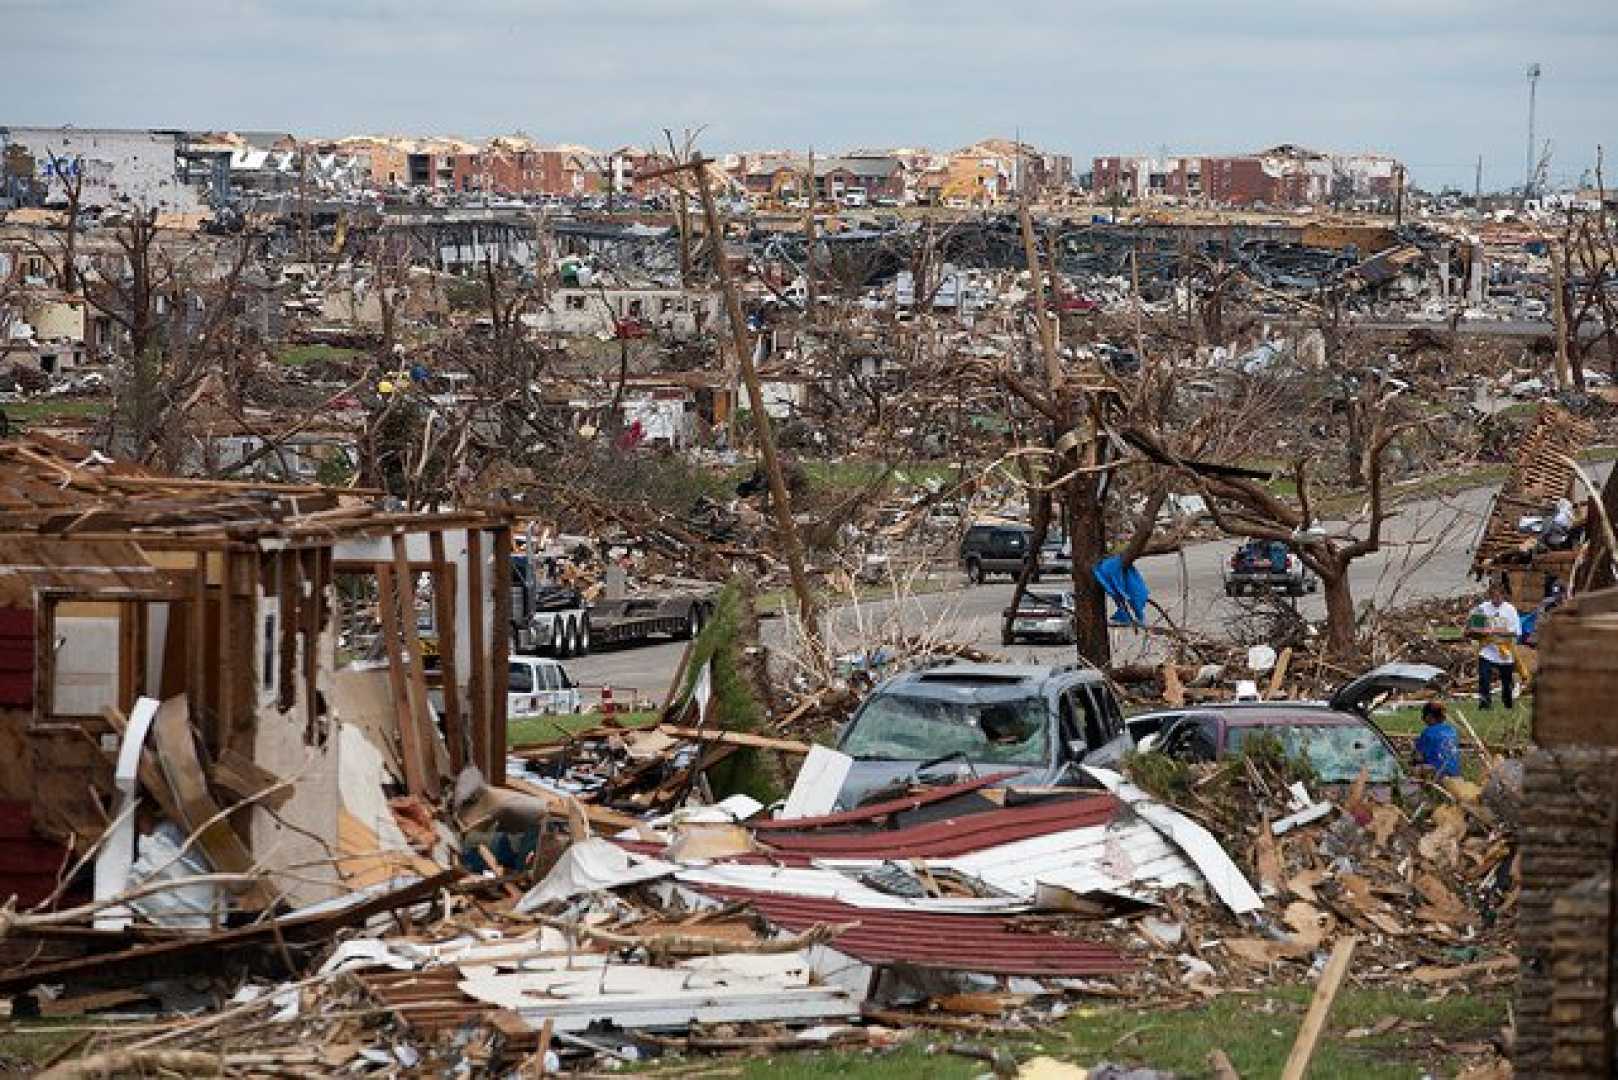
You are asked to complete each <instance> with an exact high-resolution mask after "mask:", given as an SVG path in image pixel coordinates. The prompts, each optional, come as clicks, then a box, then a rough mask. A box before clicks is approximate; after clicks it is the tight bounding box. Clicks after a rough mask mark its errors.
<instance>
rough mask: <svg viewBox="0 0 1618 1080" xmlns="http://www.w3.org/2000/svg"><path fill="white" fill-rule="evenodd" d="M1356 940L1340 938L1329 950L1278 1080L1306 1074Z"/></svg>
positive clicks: (1344, 974) (1300, 1078)
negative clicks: (1328, 956) (1313, 993)
mask: <svg viewBox="0 0 1618 1080" xmlns="http://www.w3.org/2000/svg"><path fill="white" fill-rule="evenodd" d="M1358 940H1359V939H1358V938H1354V937H1346V938H1343V939H1342V940H1341V941H1339V942H1338V943H1337V946H1336V947H1335V948H1334V949H1332V951H1331V959H1330V960H1327V961H1326V970H1324V971H1322V972H1321V973H1320V982H1318V983H1316V984H1315V996H1314V999H1313V1000H1312V1001H1310V1002H1309V1011H1308V1012H1307V1013H1306V1014H1305V1015H1304V1018H1303V1026H1301V1027H1300V1028H1298V1038H1297V1040H1296V1041H1295V1042H1293V1044H1292V1053H1290V1054H1288V1055H1287V1063H1286V1067H1285V1068H1284V1069H1282V1070H1281V1080H1303V1076H1304V1073H1306V1072H1308V1071H1309V1059H1310V1058H1312V1057H1314V1056H1315V1044H1316V1043H1318V1042H1319V1041H1320V1033H1321V1032H1322V1031H1324V1030H1326V1018H1327V1017H1328V1016H1329V1015H1331V1003H1332V1000H1333V999H1334V998H1336V997H1337V991H1338V988H1339V987H1341V986H1342V985H1343V979H1344V977H1345V976H1347V975H1348V965H1349V961H1351V960H1352V959H1353V958H1354V946H1355V944H1356V943H1357V942H1358Z"/></svg>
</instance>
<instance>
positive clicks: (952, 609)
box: [567, 466, 1607, 702]
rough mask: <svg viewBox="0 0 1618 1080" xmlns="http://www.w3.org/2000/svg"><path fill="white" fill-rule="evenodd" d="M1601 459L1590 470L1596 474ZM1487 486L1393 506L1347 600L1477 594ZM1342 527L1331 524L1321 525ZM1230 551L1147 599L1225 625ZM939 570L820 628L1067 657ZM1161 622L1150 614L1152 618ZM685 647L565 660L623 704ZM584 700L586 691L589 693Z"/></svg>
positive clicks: (845, 643)
mask: <svg viewBox="0 0 1618 1080" xmlns="http://www.w3.org/2000/svg"><path fill="white" fill-rule="evenodd" d="M1606 468H1607V467H1606V466H1602V467H1600V468H1599V469H1594V470H1592V472H1593V473H1594V474H1595V476H1596V482H1597V483H1599V482H1600V479H1601V477H1602V476H1604V475H1605V472H1606ZM1495 490H1496V489H1495V488H1494V487H1492V486H1491V487H1482V488H1473V489H1470V490H1467V491H1463V492H1460V493H1458V494H1455V495H1449V496H1443V497H1438V498H1427V499H1413V500H1410V501H1409V502H1406V503H1402V504H1400V505H1399V506H1398V512H1397V514H1396V515H1395V516H1394V517H1392V518H1391V519H1390V520H1389V521H1388V522H1387V523H1386V524H1385V525H1384V527H1383V547H1382V550H1380V551H1378V552H1376V553H1374V554H1371V555H1368V556H1365V557H1364V558H1362V559H1360V560H1357V561H1356V562H1355V563H1354V564H1353V567H1352V569H1351V570H1350V579H1351V581H1352V583H1353V589H1354V599H1355V601H1356V603H1360V604H1363V603H1365V602H1366V601H1367V600H1373V601H1374V602H1375V603H1376V604H1377V606H1378V607H1379V608H1388V607H1397V606H1400V605H1403V604H1406V603H1409V602H1411V601H1414V600H1421V599H1428V598H1432V597H1443V596H1454V595H1457V594H1463V593H1468V592H1478V591H1480V586H1479V584H1478V583H1477V582H1476V581H1474V580H1473V579H1472V578H1471V576H1470V569H1471V561H1472V547H1473V544H1474V543H1475V542H1476V540H1477V537H1478V535H1479V533H1480V531H1481V529H1482V527H1483V520H1484V516H1485V515H1486V514H1487V512H1488V509H1489V505H1490V502H1491V500H1492V499H1493V497H1494V493H1495ZM1341 527H1342V524H1341V523H1336V524H1334V525H1332V526H1328V529H1330V530H1332V531H1335V530H1337V529H1340V528H1341ZM1235 549H1236V541H1234V540H1227V539H1221V540H1213V541H1209V542H1206V543H1197V544H1191V545H1188V546H1186V547H1185V548H1184V550H1183V551H1182V552H1181V553H1180V554H1177V555H1163V556H1156V557H1154V558H1149V559H1144V560H1142V561H1141V562H1140V563H1139V564H1137V565H1138V566H1139V568H1140V571H1141V574H1142V576H1143V577H1144V578H1145V579H1146V584H1147V587H1148V588H1149V589H1150V590H1151V594H1152V598H1153V599H1154V600H1155V601H1157V603H1158V604H1160V605H1162V607H1163V608H1164V610H1166V611H1167V612H1168V613H1169V616H1170V617H1171V618H1172V619H1173V620H1174V622H1175V623H1176V624H1178V625H1181V626H1185V627H1187V628H1190V629H1192V630H1197V631H1202V632H1210V633H1217V632H1222V631H1223V632H1228V631H1230V630H1231V629H1232V628H1233V626H1234V625H1235V623H1236V621H1237V620H1239V619H1240V618H1241V617H1242V615H1243V602H1242V601H1240V600H1230V599H1227V598H1226V597H1225V595H1224V582H1223V566H1224V563H1225V562H1226V560H1228V559H1229V557H1230V555H1231V553H1232V552H1233V551H1234V550H1235ZM938 573H939V574H940V575H942V577H943V584H944V586H945V587H943V588H941V589H937V590H936V591H931V592H926V593H922V594H920V595H910V596H906V597H903V598H890V599H885V600H873V601H867V602H862V603H859V604H851V605H844V606H842V607H839V608H836V609H833V610H832V611H830V612H829V613H828V615H827V617H826V633H827V635H828V638H829V640H830V643H831V648H832V649H833V650H834V652H838V653H841V652H848V651H854V650H856V649H858V648H860V647H861V645H862V644H864V643H866V642H868V641H871V640H874V639H876V638H877V637H879V636H880V631H881V629H882V628H883V627H885V626H889V625H891V624H892V623H894V622H895V621H897V622H900V623H902V624H903V626H904V628H905V630H906V631H907V632H908V633H912V634H916V633H933V634H936V636H938V637H940V638H947V639H950V640H953V641H959V642H965V643H970V644H973V645H976V646H978V647H980V648H982V649H985V650H987V651H991V652H995V653H999V654H1001V655H1004V656H1007V657H1008V658H1010V659H1015V660H1024V659H1029V660H1038V661H1042V662H1055V661H1065V660H1069V659H1071V658H1072V655H1073V653H1072V650H1071V648H1069V647H1063V646H1034V645H1027V644H1019V645H1015V646H1011V647H1007V646H1003V645H1001V643H1000V613H1001V611H1002V610H1003V609H1004V608H1005V606H1006V604H1007V603H1008V602H1009V600H1010V598H1011V591H1012V586H1011V583H1010V582H1009V581H1007V580H1006V579H1004V578H994V579H992V580H991V581H990V582H989V583H987V584H984V585H980V586H969V585H967V584H966V581H965V578H964V577H963V576H962V575H961V574H960V573H959V571H957V570H955V569H954V568H947V569H942V570H940V571H938ZM1298 603H1299V609H1300V610H1301V612H1302V613H1303V614H1304V615H1305V616H1306V617H1308V618H1310V619H1312V620H1322V619H1324V617H1325V603H1324V600H1323V598H1322V597H1321V596H1320V594H1319V593H1315V594H1313V595H1309V596H1306V597H1304V598H1302V599H1301V600H1300V601H1298ZM1159 620H1160V616H1158V615H1156V614H1155V613H1154V614H1153V616H1152V619H1151V621H1153V622H1157V621H1159ZM788 623H789V621H788V620H786V619H782V618H773V619H769V620H767V621H766V622H765V634H764V637H765V644H766V645H768V646H770V647H771V648H774V649H779V648H781V647H782V646H783V645H785V644H786V643H787V639H788V637H789V634H790V630H789V625H788ZM1162 644H1163V642H1162V638H1161V637H1160V636H1158V635H1153V634H1150V633H1142V632H1140V631H1136V630H1128V629H1114V631H1113V660H1114V662H1115V663H1123V662H1129V661H1134V660H1150V659H1152V658H1154V657H1155V656H1157V655H1159V652H1160V650H1161V648H1162ZM684 648H685V645H684V643H683V642H666V643H660V644H655V645H648V646H642V647H640V648H630V649H620V650H616V651H612V652H603V653H597V654H594V655H591V656H588V657H582V658H578V659H574V660H570V661H568V662H567V667H568V670H569V671H570V672H571V673H572V674H573V677H574V679H575V680H577V681H578V682H580V683H582V684H583V685H585V686H586V687H598V686H602V685H608V686H611V687H613V691H614V697H615V698H616V699H617V700H618V701H620V702H622V701H626V700H629V699H631V698H633V697H637V696H638V697H642V698H649V699H654V700H656V699H660V698H661V697H662V695H663V694H664V692H665V691H666V690H667V688H668V684H669V680H670V679H671V678H672V676H673V674H674V669H675V667H676V665H677V664H678V663H679V660H680V654H681V652H682V651H683V649H684ZM587 697H590V698H592V699H593V695H587Z"/></svg>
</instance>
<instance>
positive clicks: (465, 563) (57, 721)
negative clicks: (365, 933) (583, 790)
mask: <svg viewBox="0 0 1618 1080" xmlns="http://www.w3.org/2000/svg"><path fill="white" fill-rule="evenodd" d="M510 542H511V530H510V522H509V520H507V519H506V518H505V517H503V516H501V515H499V514H495V513H486V512H481V511H478V512H470V511H469V512H449V513H442V514H436V515H426V514H413V513H392V512H386V511H383V510H379V509H377V508H375V507H374V506H372V505H371V504H370V503H369V501H367V500H365V499H363V498H362V497H360V496H356V495H354V494H352V493H351V492H347V491H345V492H343V493H342V494H338V493H337V492H335V491H333V490H332V489H327V488H322V487H317V486H293V485H265V484H256V483H247V482H222V481H206V480H184V479H177V478H173V477H166V476H154V475H151V474H148V473H145V472H142V471H141V470H139V469H136V468H135V467H133V466H129V465H124V464H117V463H112V462H109V461H108V460H107V459H105V458H102V457H100V456H99V455H95V454H93V453H92V452H90V451H88V450H85V449H83V448H81V447H78V446H74V445H71V444H67V443H62V442H58V441H55V440H48V439H45V438H43V437H31V438H28V439H26V440H16V441H11V442H6V443H0V753H3V754H4V756H5V758H6V760H8V761H11V762H13V763H17V764H18V765H20V766H21V767H14V768H9V769H6V770H3V771H0V810H3V811H4V813H5V815H6V817H7V819H8V820H10V821H12V822H13V823H14V824H15V822H17V821H19V820H21V821H26V822H27V824H28V829H27V834H26V835H27V836H28V837H29V839H28V840H27V845H28V846H29V851H28V852H27V853H26V857H18V858H10V857H8V858H7V859H6V860H5V864H6V865H5V868H4V870H3V872H0V895H11V894H12V893H16V894H17V895H18V896H19V898H20V902H23V903H25V904H29V903H34V902H37V901H38V900H39V899H41V898H42V897H43V896H44V895H47V894H49V892H50V891H51V889H52V887H53V886H54V884H55V880H56V877H57V874H58V872H59V870H60V868H61V867H63V866H66V865H70V864H71V860H69V859H68V853H69V852H72V853H73V854H74V855H75V856H76V855H78V854H82V853H83V852H85V851H86V850H90V849H91V847H92V845H95V844H96V843H97V841H98V840H99V839H100V838H101V837H102V834H103V832H104V831H106V830H109V829H110V830H112V831H113V835H112V836H111V837H109V838H108V841H106V842H103V843H102V846H101V853H100V854H99V855H98V863H97V868H96V869H97V888H96V891H97V894H98V896H99V895H100V894H101V893H102V892H103V891H104V890H110V892H111V893H116V892H118V891H121V890H122V889H123V887H124V884H125V881H126V880H134V878H132V877H129V876H128V875H129V872H130V870H131V867H130V865H129V857H130V848H131V847H132V846H133V845H134V832H135V831H137V830H138V832H139V833H140V834H141V835H142V836H149V835H150V834H151V833H152V832H153V830H154V829H156V828H157V827H158V825H159V824H161V823H166V824H167V825H168V826H169V827H170V828H171V829H172V832H171V833H170V835H171V836H172V835H178V836H180V837H185V836H194V837H195V838H196V841H197V846H198V847H199V848H200V852H201V856H202V861H203V862H205V864H206V866H204V867H200V868H199V872H200V870H212V871H214V872H216V873H222V874H237V875H248V876H249V877H250V878H251V884H250V885H249V886H247V887H245V888H240V889H238V891H236V892H235V894H234V895H233V896H231V897H230V898H229V899H228V901H227V900H226V899H225V898H224V897H223V896H220V897H219V898H218V899H217V902H216V903H214V904H212V905H211V908H212V910H213V911H214V912H215V913H216V915H221V914H223V912H224V911H225V909H229V910H243V909H245V910H257V909H263V908H266V907H269V906H272V905H276V904H278V903H282V902H284V903H287V904H291V905H293V906H298V905H306V904H311V903H318V902H322V901H326V900H329V899H332V898H335V897H338V896H340V895H342V894H344V893H347V892H349V891H351V890H352V889H355V888H360V887H363V886H365V885H368V884H374V883H377V882H379V881H385V880H388V879H389V878H391V877H392V876H394V874H395V873H399V872H404V871H406V870H408V869H410V868H411V866H412V865H413V863H412V859H413V856H412V848H411V845H410V844H408V843H406V842H405V840H404V838H403V836H402V835H401V832H400V825H399V823H398V819H397V818H396V816H395V810H394V809H390V795H391V796H392V797H393V802H394V804H397V803H398V801H399V800H400V799H403V800H405V801H406V802H414V801H417V800H419V801H420V803H421V804H423V805H425V806H432V805H436V804H437V803H438V802H439V800H440V799H441V798H442V797H443V795H444V793H445V791H446V789H447V787H448V786H449V784H450V782H451V778H454V777H457V776H459V775H461V774H462V773H463V772H464V771H465V770H466V769H467V767H468V766H476V768H477V769H478V770H479V772H480V773H481V774H482V776H483V777H486V778H487V779H488V781H489V782H490V783H492V784H496V785H498V784H499V783H500V782H501V780H502V777H503V773H504V762H505V757H504V746H505V724H506V694H505V686H504V682H503V680H495V679H491V677H490V674H489V673H490V672H503V671H504V670H505V668H506V655H507V648H508V646H507V641H508V636H509V635H508V634H507V633H505V632H504V630H503V628H504V626H505V625H506V623H507V620H508V619H509V615H508V611H509V603H510V600H509V596H510V590H509V587H508V582H509V576H510V559H509V555H508V552H509V550H510ZM468 775H470V774H468ZM137 789H139V790H141V791H143V792H144V793H145V794H146V795H148V796H150V799H149V800H143V801H142V802H141V804H140V811H139V813H138V814H132V813H131V811H132V808H133V806H134V793H135V791H136V790H137ZM120 830H123V832H122V834H121V835H120ZM15 833H16V830H15V829H14V830H13V831H12V832H11V833H9V834H8V835H15ZM109 853H110V855H109ZM108 858H111V859H112V860H113V863H114V865H113V867H112V870H111V871H110V876H108V877H107V879H106V880H105V881H104V880H103V877H104V873H103V871H104V870H105V869H106V868H105V867H103V866H102V862H104V861H105V860H107V859H108ZM120 858H122V860H123V861H122V863H121V864H120V863H119V861H118V860H119V859H120Z"/></svg>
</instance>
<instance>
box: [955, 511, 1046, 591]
mask: <svg viewBox="0 0 1618 1080" xmlns="http://www.w3.org/2000/svg"><path fill="white" fill-rule="evenodd" d="M1033 544H1034V530H1033V529H1030V528H1029V527H1028V526H1026V525H973V526H972V527H971V528H969V529H967V530H966V535H965V536H963V537H961V555H960V558H961V566H962V568H964V569H965V570H966V579H967V580H968V581H970V582H971V583H972V584H974V585H980V584H982V583H983V581H984V580H985V579H986V578H988V576H989V575H990V574H1005V575H1006V576H1008V577H1016V576H1017V575H1018V574H1020V573H1022V568H1023V564H1024V563H1025V562H1027V561H1028V557H1029V552H1030V551H1032V550H1033Z"/></svg>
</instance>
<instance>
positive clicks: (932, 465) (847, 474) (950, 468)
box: [800, 458, 958, 489]
mask: <svg viewBox="0 0 1618 1080" xmlns="http://www.w3.org/2000/svg"><path fill="white" fill-rule="evenodd" d="M800 464H801V465H802V466H803V471H804V473H805V474H806V475H807V476H808V477H809V479H810V481H811V482H812V483H814V485H815V486H816V487H830V488H839V489H843V488H862V487H866V486H867V485H869V484H872V483H875V482H876V480H877V479H878V478H879V477H881V476H882V474H883V473H884V472H886V471H887V467H888V466H887V463H886V462H882V461H868V460H863V459H860V458H845V459H843V460H842V461H813V460H803V461H801V462H800ZM957 474H958V470H957V469H956V467H955V466H954V465H951V464H950V463H948V462H944V461H922V462H912V463H909V464H900V465H895V466H894V467H893V472H892V473H891V474H890V475H889V479H890V480H893V481H898V480H900V479H901V478H903V479H904V480H906V481H908V482H910V483H912V484H921V483H926V482H928V481H937V482H939V483H944V484H948V483H951V482H953V481H954V479H955V477H956V476H957Z"/></svg>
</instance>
